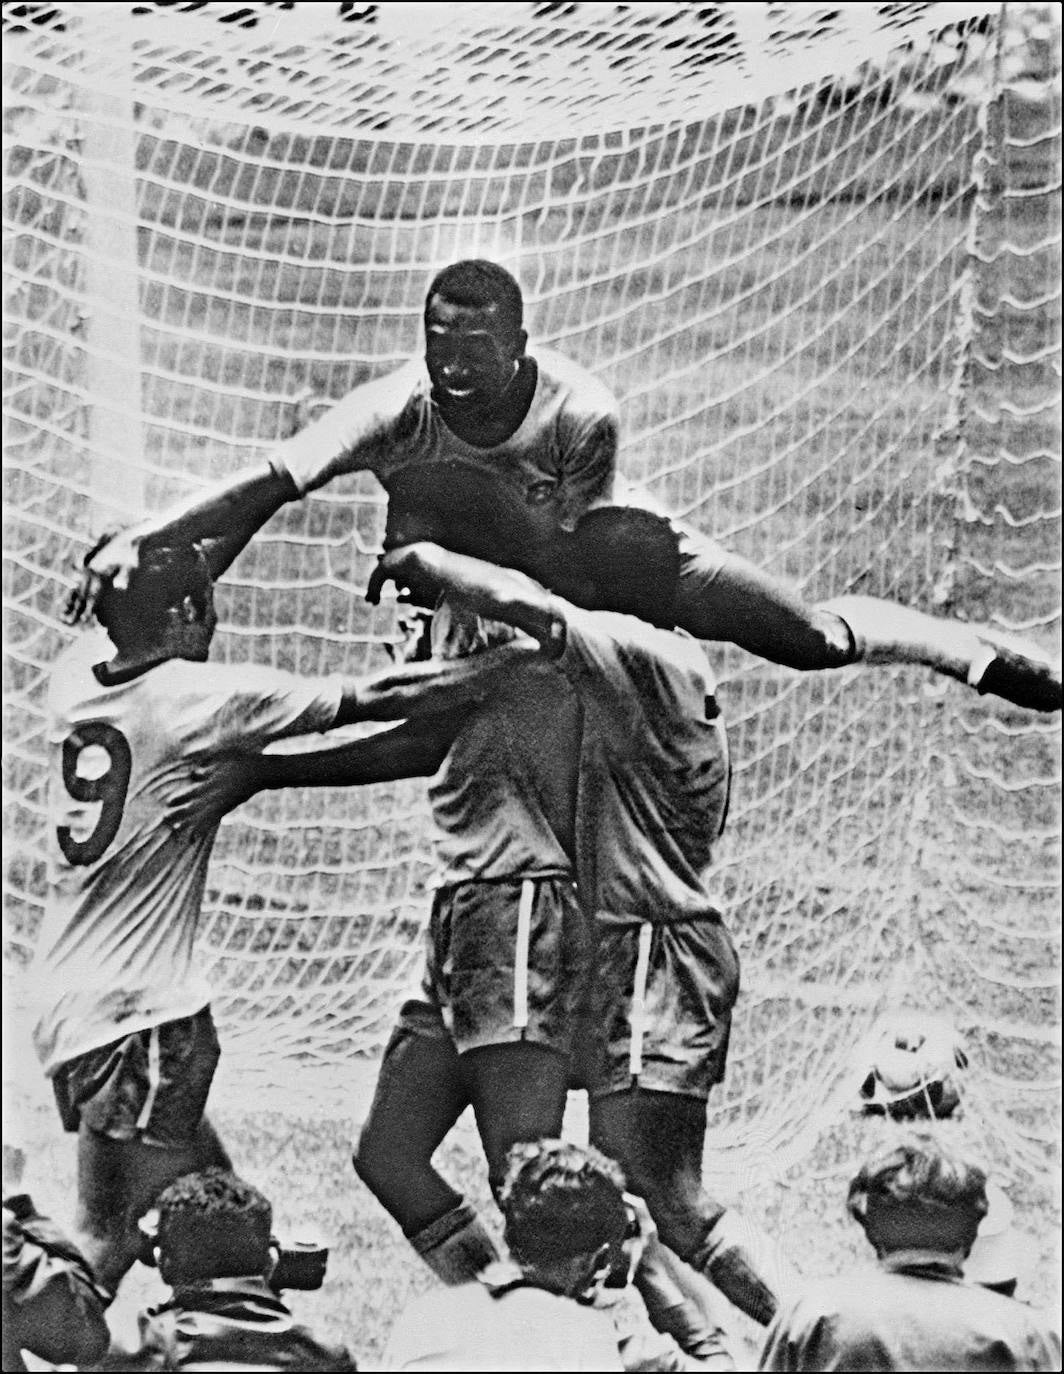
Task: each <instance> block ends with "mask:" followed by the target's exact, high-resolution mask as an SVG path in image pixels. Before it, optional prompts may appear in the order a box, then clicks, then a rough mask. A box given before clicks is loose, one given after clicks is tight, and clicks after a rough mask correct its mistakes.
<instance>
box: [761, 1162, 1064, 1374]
mask: <svg viewBox="0 0 1064 1374" xmlns="http://www.w3.org/2000/svg"><path fill="white" fill-rule="evenodd" d="M847 1206H848V1208H849V1211H850V1214H851V1216H853V1217H854V1218H855V1220H856V1221H857V1222H858V1224H859V1225H860V1226H861V1228H862V1230H863V1231H864V1233H865V1235H866V1237H867V1239H868V1242H869V1244H870V1245H871V1246H872V1248H873V1249H874V1250H875V1252H876V1258H877V1261H878V1262H877V1263H876V1264H875V1265H874V1266H868V1267H866V1268H864V1269H862V1270H860V1271H859V1272H858V1273H856V1274H854V1273H849V1274H844V1275H840V1276H839V1277H838V1278H831V1279H824V1280H821V1281H820V1282H817V1283H812V1284H809V1285H808V1286H807V1287H806V1288H805V1290H804V1291H803V1292H801V1293H800V1294H799V1295H797V1297H796V1298H795V1299H794V1301H793V1302H792V1303H790V1304H789V1305H787V1306H786V1307H785V1308H783V1309H782V1310H781V1311H780V1312H779V1314H778V1316H777V1318H776V1321H775V1322H774V1323H773V1325H772V1327H771V1329H770V1330H769V1333H768V1338H767V1340H766V1342H765V1347H764V1350H763V1351H762V1354H761V1362H760V1364H759V1366H758V1368H760V1369H781V1370H835V1369H882V1370H891V1369H899V1370H900V1369H928V1370H968V1369H971V1370H976V1369H1002V1370H1009V1369H1016V1370H1019V1369H1029V1370H1050V1369H1059V1368H1060V1358H1061V1348H1060V1336H1059V1333H1058V1332H1056V1331H1054V1330H1052V1329H1051V1328H1050V1327H1049V1325H1048V1323H1047V1322H1046V1321H1045V1320H1044V1319H1042V1318H1041V1317H1040V1316H1039V1315H1038V1314H1037V1313H1036V1312H1034V1311H1033V1310H1032V1309H1031V1308H1029V1307H1027V1306H1026V1305H1025V1304H1024V1303H1021V1302H1017V1301H1016V1300H1015V1299H1014V1298H1011V1297H1006V1296H1004V1295H1003V1294H1001V1293H995V1292H992V1291H990V1290H989V1289H988V1288H984V1287H983V1286H981V1285H979V1284H975V1283H970V1282H966V1281H965V1279H964V1274H963V1265H964V1259H965V1256H966V1255H967V1254H968V1253H969V1251H970V1250H971V1248H972V1245H973V1243H974V1241H975V1238H976V1233H977V1231H978V1228H979V1223H980V1221H981V1220H982V1218H983V1217H985V1215H986V1212H987V1196H986V1175H985V1173H984V1172H983V1170H982V1169H980V1168H979V1167H978V1166H976V1165H974V1164H971V1163H969V1162H968V1161H966V1160H963V1159H960V1158H955V1157H954V1156H952V1155H951V1154H950V1152H949V1151H948V1150H946V1149H945V1148H944V1147H943V1146H942V1145H941V1144H939V1143H938V1142H937V1141H935V1140H933V1139H931V1138H930V1137H920V1138H918V1139H914V1140H911V1141H908V1142H906V1143H904V1144H900V1145H897V1146H895V1147H894V1148H893V1149H891V1150H888V1151H886V1152H885V1153H884V1154H883V1155H881V1156H879V1157H878V1158H874V1159H871V1160H869V1161H867V1162H866V1163H865V1164H863V1165H862V1166H861V1168H860V1169H859V1170H858V1172H857V1174H856V1176H855V1177H854V1179H853V1181H852V1182H851V1184H850V1188H849V1195H848V1197H847Z"/></svg>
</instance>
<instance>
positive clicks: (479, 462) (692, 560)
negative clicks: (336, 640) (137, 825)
mask: <svg viewBox="0 0 1064 1374" xmlns="http://www.w3.org/2000/svg"><path fill="white" fill-rule="evenodd" d="M617 436H618V419H617V405H616V402H615V400H614V398H613V397H612V396H611V395H610V393H609V392H608V391H607V390H606V389H605V388H604V387H603V386H602V384H601V383H600V382H598V381H597V380H596V379H595V378H594V377H592V376H591V375H590V374H589V373H587V372H585V371H584V370H583V369H582V368H580V367H579V366H577V365H576V364H575V363H572V362H570V361H568V360H567V359H565V358H563V357H561V356H559V355H557V354H554V353H552V352H550V351H549V350H546V349H537V350H536V353H535V355H532V354H530V353H529V352H528V351H527V334H526V331H525V329H524V327H523V302H522V297H521V291H520V287H519V286H518V284H517V282H516V281H515V280H514V279H513V277H511V276H510V274H509V273H507V272H505V271H504V270H503V269H502V268H501V267H499V266H498V265H497V264H495V263H492V262H486V261H481V260H472V261H464V262H458V263H454V264H452V265H451V266H449V267H446V268H444V269H443V270H442V271H441V272H440V273H438V274H437V276H436V277H435V278H434V279H433V281H432V282H431V284H430V286H429V289H428V294H427V297H426V301H425V354H424V358H423V359H421V358H416V359H412V360H411V361H410V362H408V363H406V364H404V365H403V366H402V367H401V368H399V369H398V370H397V371H396V372H393V373H391V374H390V375H388V376H386V377H383V378H380V379H379V380H377V381H373V382H369V383H366V384H364V385H362V386H359V387H357V388H356V389H355V390H354V391H352V392H351V393H350V394H349V395H348V396H346V397H345V398H344V399H343V400H341V401H340V402H339V403H338V404H337V405H336V406H334V407H333V409H332V410H331V411H329V413H328V414H326V415H325V416H324V417H323V418H322V419H320V420H318V421H317V422H316V423H315V424H312V425H310V426H308V427H307V428H306V429H304V430H303V431H302V432H300V433H298V434H296V435H295V436H294V437H293V438H291V439H288V440H286V441H285V442H283V443H281V444H280V445H278V446H277V447H276V448H275V449H274V451H273V453H272V454H271V456H270V459H269V462H268V463H267V464H265V465H263V466H262V467H260V468H258V469H256V470H254V471H252V472H249V473H246V474H243V475H240V476H238V477H236V478H233V479H231V480H229V481H227V482H226V483H225V484H223V485H222V486H221V487H220V488H218V489H216V490H214V491H213V492H211V493H208V494H207V495H206V496H198V497H193V498H191V499H190V500H189V501H187V502H185V503H183V504H181V505H180V506H178V507H177V508H175V509H174V510H173V511H170V512H168V513H166V514H164V515H162V516H159V517H154V518H152V519H149V520H146V521H145V522H143V523H142V524H140V525H137V526H134V527H132V528H130V529H128V530H126V531H124V532H123V533H122V534H121V535H120V536H119V537H117V538H115V539H114V540H112V541H111V542H110V543H109V544H107V545H106V546H105V547H104V548H102V549H101V550H99V551H97V553H96V554H95V555H94V556H93V558H92V559H91V560H90V563H89V569H90V572H91V573H92V575H93V576H92V577H91V578H90V579H89V580H88V582H87V583H86V584H85V585H83V587H82V588H80V589H78V590H77V591H76V592H75V593H74V594H73V596H72V598H71V602H70V608H69V615H70V618H71V619H77V618H78V617H79V616H80V615H81V614H82V613H83V612H84V610H85V608H86V607H87V606H88V605H91V601H92V599H93V597H94V595H95V593H96V589H97V587H98V586H99V585H100V583H101V581H102V580H106V579H111V578H113V579H114V582H115V585H117V586H118V587H120V588H121V587H122V586H123V585H124V583H125V580H126V579H127V578H128V576H129V574H130V573H131V571H132V570H133V569H134V568H135V567H136V566H137V563H138V561H139V559H140V556H141V549H142V548H144V547H150V544H151V543H152V542H153V541H154V540H159V539H164V540H173V539H175V538H182V539H204V538H210V537H213V536H215V535H218V534H221V533H224V532H225V531H227V530H228V528H229V527H230V526H231V524H232V523H233V521H234V520H237V519H239V520H247V519H250V520H251V522H252V527H253V528H255V529H257V528H259V527H260V526H261V525H263V524H264V523H265V522H266V520H268V519H269V518H270V516H272V515H273V514H274V513H275V512H276V511H277V510H279V509H280V508H281V507H282V506H283V505H285V504H286V503H287V502H289V501H293V500H296V499H299V498H301V497H303V496H306V495H307V494H308V493H309V492H312V491H315V490H317V489H318V488H320V487H322V486H324V485H326V484H327V483H328V482H331V481H332V480H333V479H334V478H336V477H338V476H340V475H341V474H343V473H349V472H355V471H360V470H368V471H370V472H373V473H374V474H375V476H376V477H377V478H378V479H379V480H380V481H381V483H382V484H383V486H384V488H385V490H386V491H387V492H388V495H389V514H388V528H387V531H386V535H385V547H386V549H387V548H391V547H394V546H396V545H397V544H399V543H402V542H407V540H408V537H409V536H408V535H407V534H406V533H404V525H405V523H406V521H407V519H408V517H410V516H411V515H413V516H414V517H415V524H417V523H418V521H422V520H426V519H427V520H430V521H432V522H434V523H435V524H437V525H438V526H439V527H440V528H441V530H442V535H440V536H438V539H439V542H442V543H443V544H444V545H445V546H446V547H448V548H450V549H452V550H455V551H457V552H464V553H469V554H474V555H476V556H478V557H482V558H486V559H489V560H490V561H492V562H496V563H501V564H503V565H505V566H508V567H515V568H519V569H521V570H523V571H525V572H529V573H531V574H532V575H533V576H536V577H538V578H539V579H540V580H544V576H545V574H544V569H545V568H549V566H550V564H551V562H552V561H553V558H554V553H553V549H554V545H555V543H556V541H557V538H558V536H559V534H560V533H564V532H567V531H571V530H572V529H573V528H574V526H575V524H576V521H577V520H578V519H579V518H580V517H581V516H582V515H583V514H584V513H585V512H586V511H587V510H588V509H590V508H592V507H594V506H598V505H604V504H608V503H609V502H610V501H611V500H613V499H614V495H615V493H614V482H615V474H614V469H615V465H616V455H617ZM617 495H619V496H621V498H622V499H629V497H630V494H629V496H625V494H624V493H617ZM631 499H634V498H631ZM415 537H416V536H415ZM636 553H637V551H636V550H632V555H633V556H636ZM680 554H681V556H680V561H679V564H678V566H677V571H676V576H675V578H674V580H673V582H672V583H671V584H670V585H668V586H662V587H661V588H660V591H659V604H658V605H657V606H656V607H655V616H656V617H657V618H661V617H665V618H668V619H669V620H670V621H672V622H675V623H676V624H678V625H680V626H682V627H683V628H685V629H687V630H688V631H690V632H691V633H692V634H694V635H695V636H697V637H698V638H700V639H706V640H720V639H727V640H731V641H732V642H734V643H736V644H738V645H739V646H740V647H741V648H744V649H747V650H749V651H750V652H751V653H755V654H757V655H759V656H760V657H762V658H765V659H768V660H770V661H771V662H775V663H782V664H785V665H787V666H789V667H793V668H799V669H821V668H837V667H840V666H843V665H845V664H848V663H853V662H858V661H863V660H867V661H869V662H889V663H925V664H927V665H929V666H930V667H932V668H934V669H935V670H936V671H938V672H941V673H945V674H947V675H949V676H951V677H955V678H959V679H960V680H961V681H964V682H967V683H968V684H969V685H971V686H973V687H975V688H977V689H978V690H979V691H981V692H992V693H995V694H997V695H999V696H1003V697H1005V698H1006V699H1008V700H1010V701H1014V702H1017V703H1019V704H1021V705H1024V706H1029V707H1033V708H1034V709H1038V710H1059V709H1060V703H1061V681H1060V671H1059V668H1057V669H1054V668H1052V667H1050V666H1049V665H1048V664H1046V663H1045V662H1043V661H1042V660H1041V656H1040V655H1039V654H1038V652H1037V651H1032V650H1031V649H1030V646H1025V645H1008V644H1006V643H1004V642H1003V640H1002V639H1001V637H1000V636H992V635H989V634H988V633H987V632H985V631H981V632H980V633H979V634H978V635H977V634H976V633H975V632H974V631H972V630H970V629H969V628H968V627H967V626H954V627H950V626H949V624H948V622H943V621H940V620H937V619H935V618H933V617H930V616H927V615H924V614H922V613H920V612H917V611H912V610H909V609H908V608H905V607H899V606H895V605H893V604H892V603H890V602H884V601H880V600H877V599H874V598H869V597H845V598H840V599H839V600H837V601H835V602H829V603H824V604H822V605H820V606H814V607H810V606H807V605H805V604H804V603H803V602H802V600H801V599H800V598H799V597H797V596H796V595H795V594H794V593H793V592H792V591H791V590H790V589H789V588H787V587H785V586H784V585H783V584H781V583H779V582H778V581H776V580H775V579H774V578H771V577H769V576H768V575H767V574H765V573H763V572H762V571H760V570H759V569H758V568H756V567H755V566H754V565H753V564H751V563H749V562H747V560H745V559H742V558H739V557H738V556H736V555H734V554H731V553H728V552H727V551H725V550H724V549H722V548H721V547H720V546H719V545H717V544H715V543H713V542H712V541H711V540H708V539H706V538H705V537H703V536H701V535H698V534H695V533H693V532H690V531H684V532H683V533H682V535H681V549H680ZM411 590H412V592H413V594H414V596H415V599H417V598H419V597H420V590H419V589H418V588H416V587H413V588H412V589H411Z"/></svg>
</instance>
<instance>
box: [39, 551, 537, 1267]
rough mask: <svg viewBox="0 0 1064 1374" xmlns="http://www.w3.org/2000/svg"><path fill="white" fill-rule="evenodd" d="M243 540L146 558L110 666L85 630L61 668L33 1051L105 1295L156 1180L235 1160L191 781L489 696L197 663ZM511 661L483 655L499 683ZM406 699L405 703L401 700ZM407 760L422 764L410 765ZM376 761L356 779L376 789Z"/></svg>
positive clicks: (111, 627) (447, 675)
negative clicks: (216, 574)
mask: <svg viewBox="0 0 1064 1374" xmlns="http://www.w3.org/2000/svg"><path fill="white" fill-rule="evenodd" d="M243 539H244V532H243V531H242V530H240V529H239V528H238V527H234V530H233V531H232V537H231V539H230V540H228V541H224V540H223V541H220V542H219V543H218V544H217V545H216V546H212V547H211V553H210V555H209V557H210V560H211V561H210V562H209V561H208V555H206V554H205V553H204V551H203V550H202V549H200V548H199V547H198V546H191V545H189V546H185V547H179V548H156V549H155V550H154V551H153V553H152V555H151V557H150V559H149V560H146V561H145V563H144V565H143V566H142V567H140V568H139V569H138V570H137V572H136V574H135V575H134V577H133V578H132V579H131V581H130V583H129V587H128V589H127V590H126V591H124V592H118V591H116V590H115V589H113V588H107V589H105V590H104V592H103V594H102V595H101V596H100V597H99V598H98V599H97V601H96V617H97V619H98V620H99V621H100V623H101V624H102V625H103V626H104V627H105V628H106V629H107V632H108V634H109V636H110V639H111V641H112V645H113V649H114V651H115V652H114V654H113V657H108V652H109V651H108V646H107V645H106V643H105V642H103V641H102V639H101V637H99V636H97V635H86V636H83V637H82V638H81V639H80V640H79V641H78V642H77V643H75V644H74V645H73V646H72V648H71V649H70V650H69V651H68V652H67V653H66V654H65V655H63V656H62V657H61V658H60V659H59V660H58V661H57V662H56V664H55V665H54V667H53V671H52V679H51V690H50V715H51V724H50V732H49V733H50V741H51V762H50V777H49V799H50V807H51V810H52V818H53V827H52V832H51V833H52V835H53V837H54V853H53V854H52V855H51V874H50V886H49V893H48V900H47V905H46V911H45V918H44V925H43V928H42V931H41V936H40V940H39V943H38V953H37V958H36V962H35V986H36V998H37V1002H38V1006H39V1020H38V1022H37V1025H36V1028H35V1031H34V1040H35V1044H36V1048H37V1051H38V1054H39V1056H40V1058H41V1061H42V1063H43V1065H44V1068H45V1071H46V1073H47V1074H48V1075H49V1077H51V1079H52V1080H53V1085H54V1088H55V1095H56V1100H57V1103H58V1106H59V1111H60V1116H61V1118H62V1121H63V1125H64V1126H65V1128H66V1129H67V1130H70V1131H76V1132H77V1133H78V1218H77V1226H78V1230H79V1242H80V1244H81V1248H82V1250H83V1251H84V1253H85V1254H86V1256H87V1258H88V1259H89V1261H90V1263H91V1264H92V1266H93V1269H94V1270H95V1272H96V1274H97V1276H98V1278H99V1279H100V1281H101V1283H102V1284H104V1285H105V1286H106V1287H107V1288H108V1289H109V1290H111V1291H112V1292H113V1291H114V1289H115V1287H116V1286H117V1284H118V1283H119V1281H120V1280H121V1278H122V1276H123V1275H124V1274H125V1273H126V1271H127V1270H128V1268H129V1266H130V1265H131V1264H132V1262H133V1260H134V1258H135V1257H136V1253H137V1249H138V1239H137V1233H136V1220H137V1218H138V1217H139V1216H140V1215H141V1214H142V1213H143V1212H144V1211H145V1210H146V1208H147V1207H148V1206H149V1204H150V1202H151V1200H152V1198H153V1197H154V1196H155V1194H156V1193H157V1192H158V1191H159V1189H160V1188H162V1187H163V1186H165V1184H167V1183H169V1182H170V1181H172V1180H173V1179H174V1178H176V1177H178V1176H179V1175H181V1174H184V1173H188V1172H192V1171H194V1170H197V1169H201V1168H205V1167H208V1166H210V1165H219V1166H221V1167H228V1166H229V1160H228V1157H227V1155H226V1152H225V1150H224V1148H223V1147H222V1144H221V1142H220V1141H219V1139H218V1136H217V1135H216V1133H215V1131H214V1129H213V1127H212V1126H211V1125H210V1123H209V1121H208V1120H207V1118H206V1117H205V1116H204V1106H205V1103H206V1099H207V1094H208V1089H209V1087H210V1083H211V1079H212V1076H213V1073H214V1069H215V1065H216V1062H217V1059H218V1053H219V1051H218V1042H217V1038H216V1036H215V1031H214V1027H213V1024H212V1021H211V1015H210V1009H209V999H210V992H209V989H208V987H207V986H206V984H205V983H204V981H203V979H202V978H201V977H200V976H199V974H198V973H197V971H196V967H195V962H194V958H193V942H194V938H195V934H196V926H197V922H198V919H199V914H200V904H201V900H202V895H203V888H204V881H205V875H206V869H207V862H208V859H209V857H210V852H211V848H212V845H213V842H214V838H215V834H216V832H217V824H218V821H217V818H215V819H214V820H213V821H210V822H205V823H204V824H202V825H200V826H199V827H197V828H196V829H195V830H192V829H185V830H180V829H175V828H174V826H173V825H171V824H170V823H169V816H168V811H167V806H168V803H169V801H170V799H171V797H172V796H173V795H174V794H175V792H177V791H179V790H180V789H181V788H182V787H183V786H184V785H186V784H187V783H188V781H189V778H190V776H191V774H192V772H193V770H194V769H195V768H196V767H197V766H200V765H202V764H204V763H209V762H210V761H212V760H222V762H221V763H220V764H219V766H220V767H222V768H223V769H224V768H226V767H230V766H235V763H234V760H233V751H244V752H245V753H253V752H254V751H256V750H260V749H262V748H263V747H264V746H265V745H266V744H268V743H269V742H271V741H273V740H277V739H281V738H284V737H286V736H289V735H295V734H303V733H306V732H308V731H318V730H328V729H331V728H332V727H333V726H338V725H342V724H344V723H346V722H350V721H356V720H391V719H398V718H403V717H406V716H408V715H413V714H416V713H417V712H418V711H420V710H424V711H425V712H426V713H431V712H433V711H436V710H440V709H450V708H453V707H458V706H462V705H468V704H470V703H471V702H472V701H474V700H476V698H477V694H478V693H481V692H483V691H485V690H488V688H487V684H486V679H485V677H484V671H483V669H482V668H481V669H479V670H478V674H477V681H478V685H476V686H475V687H473V686H471V683H472V677H471V675H470V673H469V671H468V669H467V668H466V666H465V665H463V664H461V663H455V664H450V665H432V664H423V665H416V666H405V667H400V668H393V669H388V670H387V671H386V672H384V673H381V674H378V675H376V676H375V677H369V678H366V679H364V680H362V681H358V682H345V681H344V680H342V679H340V678H330V679H321V680H317V681H313V680H311V681H308V680H305V679H301V678H298V677H295V676H292V675H290V674H286V673H282V672H277V671H273V670H269V669H265V668H256V667H253V666H249V665H247V664H241V665H217V664H207V663H206V662H205V660H206V658H207V654H208V650H209V647H210V642H211V638H212V636H213V634H214V629H215V624H216V617H215V612H214V602H213V581H212V570H213V571H220V570H222V569H223V568H224V567H226V566H228V563H229V562H230V561H231V556H232V553H233V549H234V548H235V547H237V546H242V543H243ZM527 656H528V655H527V654H524V655H522V652H521V650H520V648H519V647H515V648H514V649H513V650H503V651H502V653H501V654H500V655H499V656H497V657H496V659H495V660H494V661H495V662H496V663H497V664H498V666H499V669H500V672H502V673H505V672H506V671H507V668H506V662H507V659H508V658H509V659H510V662H511V668H512V666H513V662H514V661H515V660H516V659H519V658H521V657H527ZM412 693H413V695H412ZM419 757H423V755H422V754H419ZM372 766H373V764H372V751H370V754H369V756H368V760H367V764H366V767H367V770H368V771H367V780H368V779H369V778H370V777H372Z"/></svg>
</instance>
